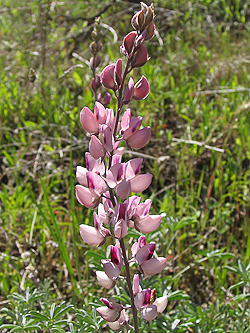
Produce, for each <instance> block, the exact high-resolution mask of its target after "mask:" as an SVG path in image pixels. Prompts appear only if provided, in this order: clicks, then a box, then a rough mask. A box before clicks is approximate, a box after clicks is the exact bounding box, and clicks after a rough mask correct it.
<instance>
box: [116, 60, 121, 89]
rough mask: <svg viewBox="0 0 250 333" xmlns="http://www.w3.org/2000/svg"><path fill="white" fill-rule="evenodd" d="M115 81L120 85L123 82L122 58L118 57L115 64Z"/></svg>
mask: <svg viewBox="0 0 250 333" xmlns="http://www.w3.org/2000/svg"><path fill="white" fill-rule="evenodd" d="M115 81H116V83H117V85H118V86H120V85H121V83H122V59H121V58H120V59H118V60H117V62H116V64H115Z"/></svg>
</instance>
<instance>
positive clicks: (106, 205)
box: [76, 3, 167, 333]
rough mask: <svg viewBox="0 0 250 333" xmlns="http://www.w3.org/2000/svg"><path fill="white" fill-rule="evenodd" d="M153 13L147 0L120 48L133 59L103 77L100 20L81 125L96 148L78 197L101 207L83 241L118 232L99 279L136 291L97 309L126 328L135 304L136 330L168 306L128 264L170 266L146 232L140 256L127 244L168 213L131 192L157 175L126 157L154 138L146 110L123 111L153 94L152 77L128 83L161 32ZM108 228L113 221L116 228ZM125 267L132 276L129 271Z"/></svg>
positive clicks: (147, 271)
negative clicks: (90, 98)
mask: <svg viewBox="0 0 250 333" xmlns="http://www.w3.org/2000/svg"><path fill="white" fill-rule="evenodd" d="M153 18H154V8H153V4H152V5H151V6H147V5H146V4H144V3H141V10H140V11H139V12H137V13H136V14H135V15H134V16H133V18H132V21H131V23H132V26H133V27H134V29H135V30H134V31H131V32H130V33H128V34H127V35H126V36H125V37H124V40H123V43H122V45H121V47H120V51H121V54H122V55H123V56H125V58H126V63H125V67H124V70H123V66H122V59H121V58H120V59H118V60H117V62H116V63H115V64H111V65H108V66H106V67H105V68H104V69H103V71H102V72H101V74H100V75H99V76H98V75H96V71H95V70H96V68H97V67H98V66H99V64H100V57H99V56H98V55H97V53H98V52H99V51H100V50H101V43H100V42H99V30H98V22H96V25H95V27H94V30H93V32H92V38H93V40H94V41H93V42H92V43H91V45H90V49H91V52H92V53H93V57H92V58H91V61H90V64H91V69H92V72H93V78H92V80H91V85H92V89H93V91H94V94H95V100H96V102H95V107H94V112H92V111H91V110H90V109H89V108H88V107H84V108H83V109H82V111H81V113H80V121H81V125H82V127H83V129H84V130H85V131H86V132H87V135H88V136H90V142H89V153H88V152H87V153H85V160H86V168H85V167H81V166H78V167H77V172H76V177H77V180H78V182H79V183H80V184H78V185H76V198H77V200H78V201H79V203H80V204H82V205H83V206H85V207H87V208H92V209H95V208H97V212H96V211H95V212H94V226H90V225H84V224H81V225H80V235H81V237H82V239H83V240H84V241H85V242H86V243H87V244H89V245H90V246H94V247H96V246H102V245H103V244H104V243H105V242H106V239H107V237H111V239H112V240H113V241H114V243H115V245H111V246H110V256H111V258H110V259H102V260H101V264H102V266H103V271H97V272H96V276H97V280H98V282H99V284H100V285H101V286H103V287H104V288H106V289H110V288H112V287H114V285H115V284H116V283H119V279H120V277H122V280H123V279H125V280H126V283H127V290H128V296H129V297H130V305H129V306H128V305H124V306H123V305H122V304H120V303H117V302H116V301H115V299H114V298H109V299H106V298H101V299H100V300H101V302H102V303H103V304H104V306H101V307H98V308H97V312H98V313H99V314H100V316H102V318H104V319H105V320H106V321H107V323H108V325H109V327H110V328H111V329H112V330H114V331H119V330H121V329H122V328H123V326H124V325H126V326H128V327H130V328H131V325H130V324H129V315H128V313H127V311H126V310H131V312H132V316H133V325H134V326H133V329H134V331H135V332H136V333H139V325H138V314H140V316H141V317H142V318H143V319H145V320H147V321H151V320H153V319H155V318H156V316H157V313H159V312H162V311H164V309H165V308H166V305H167V297H166V296H163V297H160V298H158V299H155V291H154V289H153V290H151V289H146V290H142V288H141V287H140V285H139V275H138V274H135V275H134V277H133V282H132V278H131V273H132V272H131V271H130V267H129V262H134V263H136V264H137V265H138V269H139V271H140V272H141V274H143V275H148V276H152V275H154V274H156V273H159V272H161V271H162V270H163V269H164V267H165V264H166V261H167V259H166V258H164V257H158V258H157V257H154V256H153V253H154V250H155V243H154V242H151V243H148V244H146V237H145V236H141V237H140V238H139V239H138V241H135V243H134V244H133V245H132V247H131V252H132V255H133V257H132V258H130V259H129V258H128V253H129V252H128V248H126V246H125V242H124V237H126V235H127V232H128V230H129V229H130V228H135V229H136V230H137V231H139V232H141V233H144V234H147V233H150V232H154V231H155V230H156V229H157V228H158V227H159V225H160V223H161V219H162V216H161V215H149V210H150V207H151V200H150V199H147V200H146V201H145V202H141V198H140V197H139V196H136V195H132V196H131V192H133V193H135V194H137V193H141V192H142V191H144V190H145V189H147V188H148V187H149V185H150V183H151V180H152V175H151V174H149V173H146V174H140V169H141V166H142V163H143V159H142V158H134V159H131V160H129V161H127V162H122V156H123V153H124V146H122V142H124V143H125V145H126V146H127V148H128V149H131V150H132V149H140V148H142V147H144V146H145V145H146V144H147V143H148V141H149V139H150V136H151V129H150V127H149V126H148V127H144V128H141V125H142V120H143V118H142V117H141V116H136V117H134V118H131V110H130V109H129V108H128V109H126V110H125V111H124V112H123V114H122V109H123V106H125V105H127V104H129V103H130V101H131V100H132V99H135V100H142V99H145V98H146V97H147V96H148V94H149V83H148V81H147V79H146V78H145V76H142V77H141V79H140V80H139V81H138V82H137V83H136V84H134V80H133V78H132V77H130V78H129V80H128V81H127V76H128V74H129V73H130V72H131V71H132V70H133V69H134V68H138V67H142V66H143V65H145V63H146V62H147V61H148V52H147V49H146V47H145V45H144V42H145V41H147V40H150V39H151V38H152V37H153V35H154V29H155V26H154V23H153ZM101 84H102V85H103V86H104V87H105V88H107V89H111V90H113V92H114V95H115V97H116V99H117V110H116V112H115V115H114V112H113V110H111V109H108V108H105V105H106V104H105V103H104V99H105V98H101V97H100V98H99V97H98V96H99V95H97V89H98V88H99V86H100V85H101ZM106 101H107V98H106ZM105 226H109V229H107V228H106V227H105ZM123 270H124V271H125V277H124V276H122V274H123V273H122V272H123Z"/></svg>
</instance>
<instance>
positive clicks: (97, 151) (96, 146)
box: [89, 135, 105, 159]
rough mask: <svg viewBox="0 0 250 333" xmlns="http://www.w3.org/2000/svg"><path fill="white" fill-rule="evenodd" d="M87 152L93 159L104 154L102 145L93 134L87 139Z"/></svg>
mask: <svg viewBox="0 0 250 333" xmlns="http://www.w3.org/2000/svg"><path fill="white" fill-rule="evenodd" d="M89 152H90V154H91V155H92V156H93V157H94V158H95V159H98V158H99V157H103V156H105V150H104V147H103V145H102V143H101V141H100V140H99V139H98V138H97V137H96V136H95V135H92V136H91V139H90V141H89Z"/></svg>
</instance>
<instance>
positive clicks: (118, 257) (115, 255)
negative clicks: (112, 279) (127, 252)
mask: <svg viewBox="0 0 250 333" xmlns="http://www.w3.org/2000/svg"><path fill="white" fill-rule="evenodd" d="M110 256H111V261H112V262H113V263H114V264H115V265H116V266H118V267H120V268H122V267H123V258H122V253H121V250H120V249H119V248H118V247H117V246H114V245H111V247H110Z"/></svg>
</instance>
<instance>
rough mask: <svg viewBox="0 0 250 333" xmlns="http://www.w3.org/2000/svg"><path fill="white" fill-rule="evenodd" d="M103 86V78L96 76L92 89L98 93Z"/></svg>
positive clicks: (92, 81)
mask: <svg viewBox="0 0 250 333" xmlns="http://www.w3.org/2000/svg"><path fill="white" fill-rule="evenodd" d="M100 86H101V78H100V75H98V74H96V76H95V79H94V78H93V77H92V79H91V88H92V90H93V91H94V92H96V91H97V90H98V89H99V88H100Z"/></svg>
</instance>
